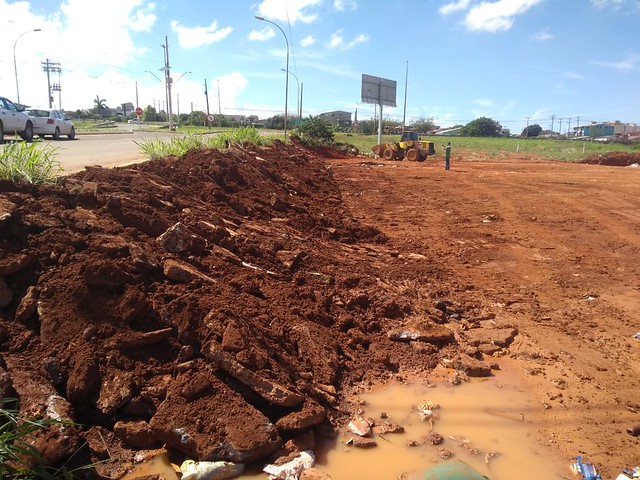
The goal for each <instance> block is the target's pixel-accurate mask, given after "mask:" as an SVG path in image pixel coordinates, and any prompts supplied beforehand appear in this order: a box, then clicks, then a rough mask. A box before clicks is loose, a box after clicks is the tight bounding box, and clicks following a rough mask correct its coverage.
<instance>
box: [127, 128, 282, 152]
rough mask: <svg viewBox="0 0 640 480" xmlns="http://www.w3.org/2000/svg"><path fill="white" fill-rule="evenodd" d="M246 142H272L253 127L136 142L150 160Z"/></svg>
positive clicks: (258, 143) (260, 143) (259, 143)
mask: <svg viewBox="0 0 640 480" xmlns="http://www.w3.org/2000/svg"><path fill="white" fill-rule="evenodd" d="M245 142H248V143H252V144H254V145H263V144H266V143H269V142H270V139H269V138H268V137H265V136H263V135H260V132H258V130H256V129H255V128H253V127H242V128H232V129H228V130H226V131H224V132H222V133H220V134H218V135H216V136H209V135H201V134H198V133H188V134H186V135H184V136H179V137H178V136H177V137H173V138H172V139H171V140H169V141H163V140H159V139H154V140H145V141H142V142H139V143H138V142H135V143H136V145H138V146H139V147H140V150H141V151H142V153H143V154H144V155H146V156H147V157H148V158H149V159H150V160H156V159H159V158H164V157H170V156H175V157H178V158H180V157H182V156H184V155H185V154H186V153H187V152H188V151H189V150H201V149H205V148H218V149H221V148H226V147H228V146H229V145H230V144H243V143H245Z"/></svg>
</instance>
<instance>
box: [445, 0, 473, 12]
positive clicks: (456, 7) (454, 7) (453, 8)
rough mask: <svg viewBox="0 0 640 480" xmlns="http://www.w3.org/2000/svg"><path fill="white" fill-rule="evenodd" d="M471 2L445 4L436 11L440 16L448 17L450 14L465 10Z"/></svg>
mask: <svg viewBox="0 0 640 480" xmlns="http://www.w3.org/2000/svg"><path fill="white" fill-rule="evenodd" d="M470 2H471V0H458V1H457V2H451V3H447V4H446V5H443V6H441V7H440V8H439V9H438V11H439V12H440V14H441V15H449V14H450V13H453V12H457V11H460V10H466V9H467V7H468V6H469V3H470Z"/></svg>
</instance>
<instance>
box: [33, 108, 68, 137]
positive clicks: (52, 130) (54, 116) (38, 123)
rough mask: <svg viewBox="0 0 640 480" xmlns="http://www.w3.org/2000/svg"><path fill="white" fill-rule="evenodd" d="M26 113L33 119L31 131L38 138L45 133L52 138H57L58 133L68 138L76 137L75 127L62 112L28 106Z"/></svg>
mask: <svg viewBox="0 0 640 480" xmlns="http://www.w3.org/2000/svg"><path fill="white" fill-rule="evenodd" d="M27 113H28V114H29V116H30V117H31V119H32V121H33V133H34V134H36V135H38V136H39V137H40V138H44V136H45V135H51V137H53V139H54V140H59V139H60V135H66V136H67V138H68V139H69V140H73V139H74V138H76V129H75V127H74V126H73V123H72V122H71V120H69V119H68V118H67V116H66V115H65V114H64V112H62V111H60V110H46V109H40V108H30V109H29V110H27Z"/></svg>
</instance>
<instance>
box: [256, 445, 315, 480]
mask: <svg viewBox="0 0 640 480" xmlns="http://www.w3.org/2000/svg"><path fill="white" fill-rule="evenodd" d="M315 463H316V457H315V455H314V454H313V452H312V451H311V450H305V451H303V452H300V455H299V456H297V457H296V458H294V459H293V460H291V461H290V462H287V463H285V464H283V465H273V464H269V465H267V466H265V467H264V468H263V469H262V471H263V472H265V473H268V474H269V480H298V478H300V474H301V473H302V472H303V471H304V470H306V469H307V468H311V467H313V465H314V464H315Z"/></svg>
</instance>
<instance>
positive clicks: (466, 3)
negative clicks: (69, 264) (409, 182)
mask: <svg viewBox="0 0 640 480" xmlns="http://www.w3.org/2000/svg"><path fill="white" fill-rule="evenodd" d="M255 16H262V17H264V18H265V19H267V20H270V21H272V22H274V23H276V24H277V25H278V26H279V27H280V28H281V29H282V30H283V31H284V33H285V35H286V40H285V35H283V33H282V32H281V31H280V30H279V29H278V28H277V27H276V26H274V25H273V24H271V23H268V22H264V21H259V20H257V19H256V18H255ZM639 25H640V0H484V1H480V0H453V1H447V0H395V1H394V0H384V1H379V0H254V1H243V0H235V1H229V0H182V1H175V0H154V1H146V0H64V1H60V0H32V1H13V0H0V32H2V40H3V42H2V43H3V47H2V49H0V96H6V97H8V98H9V99H12V100H14V101H16V100H17V94H18V92H17V91H16V69H17V73H18V88H19V95H20V100H21V103H24V104H30V105H39V106H44V105H46V104H47V78H46V74H45V73H44V72H43V69H42V65H41V62H44V61H45V60H46V59H49V60H50V61H53V62H59V63H60V67H61V70H62V71H61V73H60V74H57V73H53V74H52V76H51V83H59V84H60V85H61V92H60V95H58V93H55V94H54V106H58V104H59V103H61V104H62V107H63V108H64V109H68V110H75V109H78V108H81V109H82V108H91V107H92V106H93V100H94V99H95V97H96V95H99V96H100V98H104V99H105V100H106V103H107V105H109V106H111V107H114V106H116V105H118V104H122V103H124V102H132V103H134V104H135V103H136V85H137V93H138V103H139V104H140V106H142V107H144V106H146V105H155V106H156V108H166V105H165V100H164V99H165V89H164V85H163V83H161V82H160V81H159V80H157V79H156V78H155V77H154V76H153V75H152V74H150V73H147V71H150V72H153V74H155V76H157V77H159V78H163V75H164V74H163V72H162V71H160V68H162V67H163V65H164V49H163V48H162V45H163V44H164V41H165V36H166V37H167V39H168V44H169V49H168V50H169V56H170V66H171V76H172V77H173V80H174V88H173V92H172V93H173V94H172V103H173V111H174V112H177V111H180V112H181V113H185V112H189V111H191V108H192V106H193V109H195V110H203V111H206V108H207V106H206V99H205V95H204V82H205V79H206V81H207V83H208V87H209V88H208V91H209V109H210V111H211V112H212V113H217V112H218V111H219V110H220V111H221V112H222V113H226V114H244V115H258V116H259V117H260V118H266V117H269V116H272V115H274V114H282V113H283V111H284V103H285V101H284V100H285V72H284V71H283V69H285V68H286V53H287V48H286V42H287V41H288V43H289V71H290V72H291V75H290V77H289V95H288V97H289V102H288V112H289V115H294V114H295V113H296V112H297V110H298V108H299V103H298V102H299V94H298V92H299V85H300V88H301V89H302V111H303V115H304V116H305V117H306V116H308V115H317V114H319V113H322V112H326V111H331V110H346V111H350V112H355V111H356V109H357V110H358V119H363V118H370V117H372V116H373V114H374V105H371V104H366V103H362V101H361V78H362V74H367V75H373V76H377V77H383V78H387V79H391V80H395V81H397V98H396V104H397V106H396V107H395V108H391V107H385V108H384V116H385V117H389V118H392V119H395V120H397V121H398V122H401V121H402V118H403V116H404V115H405V114H404V110H405V107H406V120H407V123H410V122H411V120H412V119H414V118H418V117H433V118H434V119H435V121H436V123H437V124H439V125H441V126H449V125H454V124H465V123H467V122H469V121H471V120H474V119H475V118H478V117H480V116H487V117H490V118H493V119H495V120H497V121H498V122H500V123H501V124H502V125H503V126H504V127H505V128H509V129H511V130H512V132H518V131H520V130H522V128H524V126H525V125H526V122H527V117H529V123H530V124H534V123H538V124H540V125H541V126H542V127H543V128H545V129H547V128H550V127H551V123H552V116H554V117H555V118H554V120H553V122H554V130H555V131H558V130H559V126H560V121H562V129H563V131H564V130H566V129H567V128H568V127H569V125H570V124H571V125H572V126H575V125H576V122H577V119H578V118H577V117H580V123H581V124H582V123H584V122H589V121H607V120H621V121H623V122H634V123H640V28H639V27H638V26H639ZM36 28H40V29H41V30H42V31H40V32H30V31H31V30H33V29H36ZM24 32H30V33H27V34H24V35H22V34H23V33H24ZM14 54H15V56H14ZM14 58H15V60H16V61H15V66H16V67H17V68H14ZM407 65H408V76H407V75H406V71H407ZM294 75H295V77H297V79H296V78H295V77H294ZM405 81H406V82H407V84H408V88H407V91H406V103H405ZM560 119H562V120H560Z"/></svg>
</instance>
